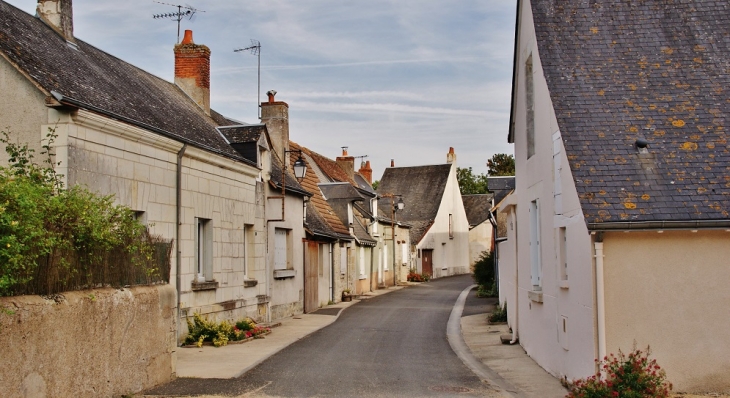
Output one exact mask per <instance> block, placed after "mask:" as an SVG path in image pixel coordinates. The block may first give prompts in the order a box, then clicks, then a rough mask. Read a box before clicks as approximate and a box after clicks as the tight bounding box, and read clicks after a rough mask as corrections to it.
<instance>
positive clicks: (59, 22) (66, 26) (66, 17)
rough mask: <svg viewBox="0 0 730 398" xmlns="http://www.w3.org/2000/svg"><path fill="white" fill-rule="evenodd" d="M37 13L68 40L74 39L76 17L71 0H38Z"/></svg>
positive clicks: (72, 41)
mask: <svg viewBox="0 0 730 398" xmlns="http://www.w3.org/2000/svg"><path fill="white" fill-rule="evenodd" d="M36 14H37V15H38V18H40V19H41V21H43V22H45V23H46V25H48V26H50V27H51V28H53V30H55V31H56V32H58V34H60V35H61V36H63V38H64V39H66V41H67V42H70V43H74V44H75V43H76V41H75V40H74V17H73V6H72V4H71V0H38V5H37V6H36Z"/></svg>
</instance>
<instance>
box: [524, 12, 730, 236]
mask: <svg viewBox="0 0 730 398" xmlns="http://www.w3.org/2000/svg"><path fill="white" fill-rule="evenodd" d="M532 11H533V14H534V21H535V30H536V38H537V44H538V48H539V55H540V61H541V63H542V68H543V70H544V74H545V78H546V79H547V84H548V88H549V91H550V96H551V99H552V104H553V107H554V109H555V114H556V116H557V119H558V125H559V128H560V132H561V135H562V139H563V143H564V146H565V150H566V154H567V156H568V160H569V163H570V169H571V171H572V173H573V176H574V178H575V184H576V188H577V191H578V195H579V197H580V203H581V206H582V209H583V212H584V215H585V218H586V221H587V222H588V224H589V227H592V228H600V225H601V224H604V223H613V222H652V221H655V222H656V221H672V222H673V221H690V222H696V221H706V220H728V218H730V215H729V214H728V212H729V211H730V151H729V150H728V132H727V129H728V121H729V120H730V33H729V32H730V3H728V2H727V1H726V0H715V1H713V0H703V1H679V0H645V1H611V0H599V1H590V2H589V1H563V0H533V1H532ZM637 139H642V140H645V141H646V142H647V143H648V147H647V148H646V149H647V153H645V154H642V153H639V151H638V150H637V147H636V145H635V142H636V140H637Z"/></svg>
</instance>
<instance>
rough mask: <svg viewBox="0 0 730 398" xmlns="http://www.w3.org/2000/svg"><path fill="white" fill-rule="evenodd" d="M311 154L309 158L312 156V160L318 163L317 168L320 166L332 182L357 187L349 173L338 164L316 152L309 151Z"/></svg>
mask: <svg viewBox="0 0 730 398" xmlns="http://www.w3.org/2000/svg"><path fill="white" fill-rule="evenodd" d="M309 154H310V155H309V156H311V157H312V159H314V161H315V162H316V163H317V166H319V168H320V170H322V172H323V173H324V174H325V175H326V176H327V177H329V179H330V180H331V181H339V182H349V183H350V184H352V185H354V186H357V183H356V182H355V180H353V179H352V178H350V177H349V176H348V175H347V173H345V171H344V170H342V167H340V165H339V164H337V162H335V161H334V160H332V159H330V158H328V157H326V156H323V155H320V154H318V153H317V152H314V151H309ZM322 182H325V181H322Z"/></svg>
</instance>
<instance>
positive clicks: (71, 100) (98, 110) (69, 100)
mask: <svg viewBox="0 0 730 398" xmlns="http://www.w3.org/2000/svg"><path fill="white" fill-rule="evenodd" d="M51 95H52V96H53V97H54V98H55V99H56V101H58V102H60V103H61V104H64V105H70V106H74V107H77V108H84V109H88V110H90V111H92V112H96V113H99V114H101V115H104V116H108V117H110V118H113V119H117V120H120V121H122V122H125V123H129V124H131V125H133V126H137V127H140V128H143V129H145V130H149V131H153V132H155V133H157V134H160V135H162V136H164V137H167V138H169V139H171V140H175V141H178V142H181V143H183V144H188V145H190V146H194V147H196V148H200V149H203V150H206V151H208V152H212V153H215V154H216V155H220V156H223V157H225V158H228V159H231V160H235V161H238V162H242V163H246V164H249V165H251V166H253V167H256V168H257V169H259V170H260V168H259V167H258V165H256V164H255V163H254V162H252V161H250V160H248V159H246V158H243V157H235V156H231V155H230V154H227V153H223V152H221V151H220V150H218V149H215V148H212V147H209V146H207V145H202V144H200V143H197V142H193V141H192V140H189V139H187V138H185V137H181V136H179V135H176V134H173V133H171V132H169V131H165V130H162V129H160V128H157V127H154V126H150V125H149V124H146V123H143V122H140V121H138V120H134V119H130V118H128V117H126V116H122V115H118V114H116V113H114V112H111V111H107V110H105V109H102V108H99V107H96V106H94V105H91V104H87V103H85V102H82V101H79V100H77V99H74V98H71V97H66V96H64V95H63V94H61V93H59V92H57V91H51Z"/></svg>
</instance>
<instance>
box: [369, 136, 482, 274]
mask: <svg viewBox="0 0 730 398" xmlns="http://www.w3.org/2000/svg"><path fill="white" fill-rule="evenodd" d="M446 159H447V163H446V164H438V165H429V166H413V167H394V165H393V164H391V167H389V168H386V169H385V172H384V173H383V177H382V178H381V179H380V185H379V186H378V194H379V195H380V196H381V197H384V196H395V197H397V198H401V199H402V200H403V202H404V204H405V207H404V209H403V210H400V211H398V212H397V213H396V217H397V219H398V220H402V221H404V222H405V223H407V224H409V225H410V229H409V237H410V249H411V250H410V251H411V258H412V259H414V260H413V262H412V263H411V264H412V267H413V268H415V269H416V270H417V271H418V272H420V273H426V274H429V275H432V276H433V277H434V278H439V277H443V276H449V275H457V274H465V273H468V272H469V221H468V220H467V218H466V212H465V211H464V203H463V202H462V200H461V192H460V191H459V183H458V181H457V179H456V154H455V153H454V148H450V149H449V153H448V154H447V157H446ZM391 206H392V204H391V201H390V200H381V201H379V207H380V210H379V211H380V213H381V214H388V213H390V212H391Z"/></svg>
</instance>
